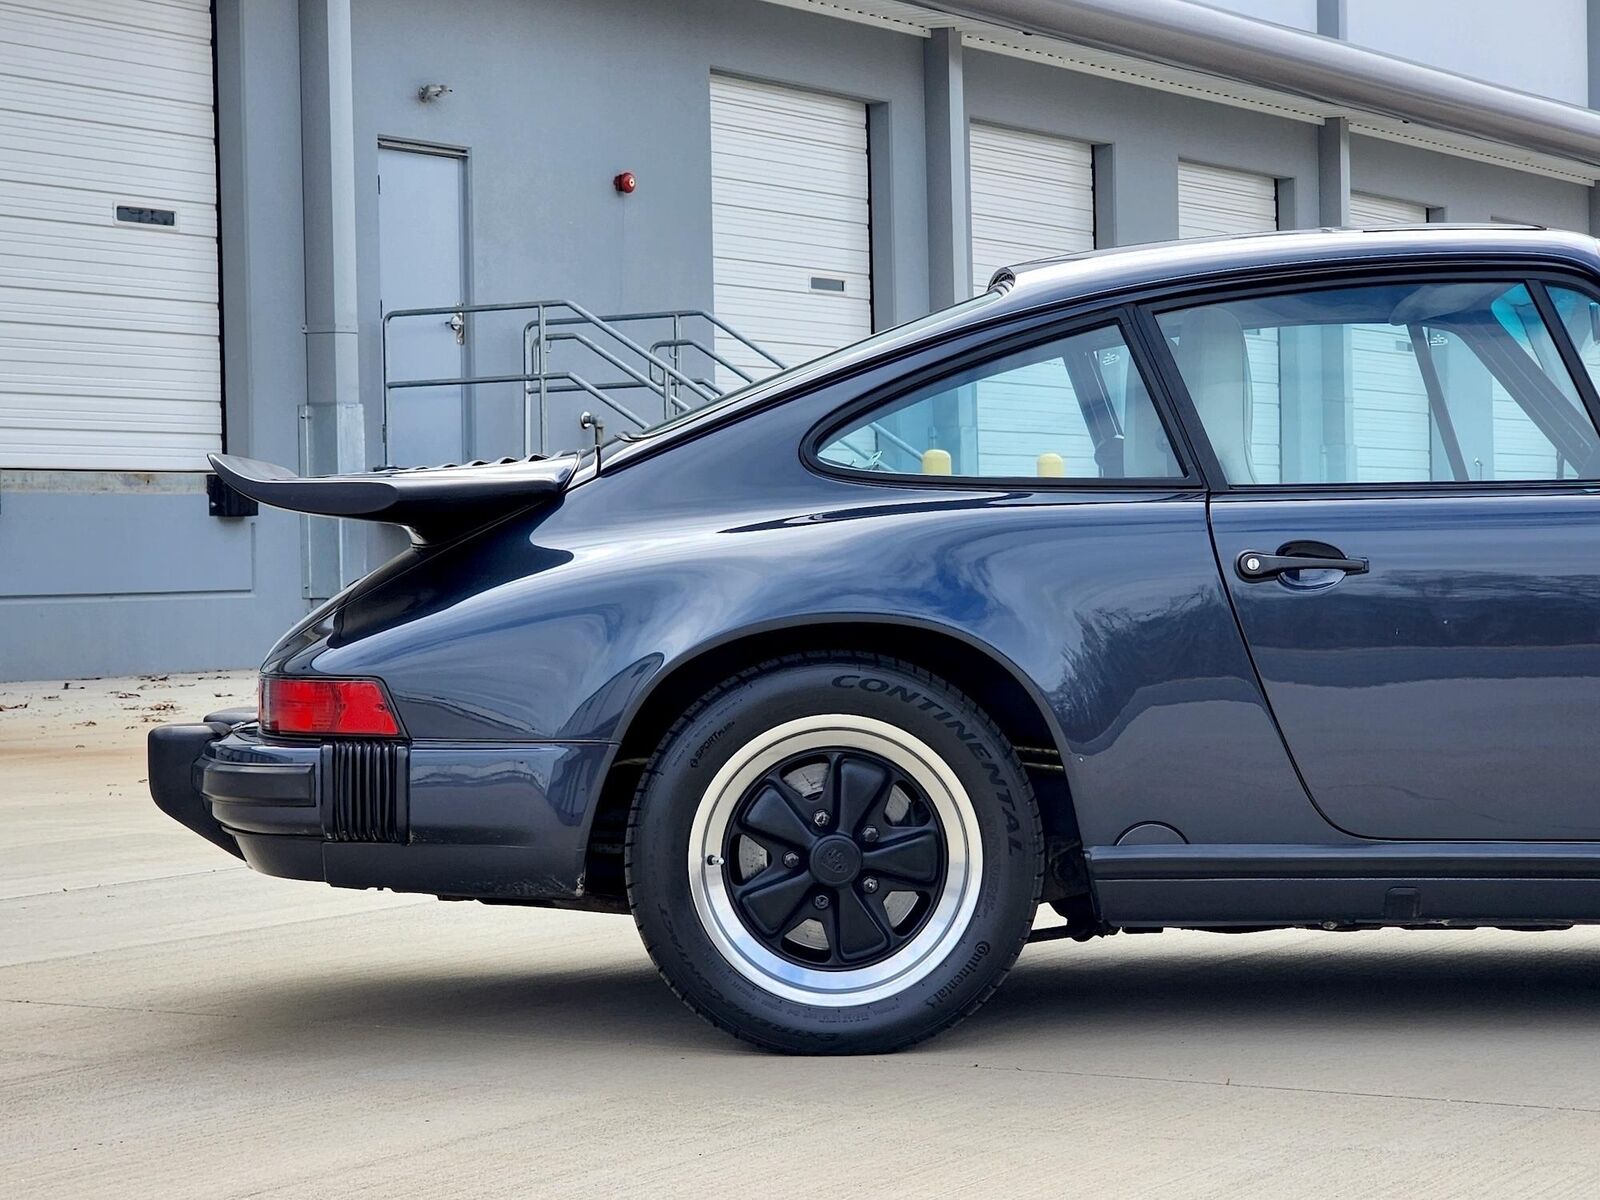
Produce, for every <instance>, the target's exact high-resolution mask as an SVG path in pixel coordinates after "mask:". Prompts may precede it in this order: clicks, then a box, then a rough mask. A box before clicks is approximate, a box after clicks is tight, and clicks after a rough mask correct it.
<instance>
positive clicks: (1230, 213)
mask: <svg viewBox="0 0 1600 1200" xmlns="http://www.w3.org/2000/svg"><path fill="white" fill-rule="evenodd" d="M1277 227H1278V181H1277V180H1276V179H1274V178H1273V177H1272V176H1271V175H1258V174H1256V173H1254V172H1252V171H1235V170H1232V169H1230V168H1228V167H1212V166H1207V165H1206V164H1204V163H1192V162H1180V163H1179V164H1178V236H1179V237H1181V238H1191V237H1221V236H1229V235H1234V234H1244V233H1270V232H1271V231H1272V230H1274V229H1276V228H1277ZM1245 349H1246V352H1247V353H1248V354H1249V356H1250V408H1251V417H1250V458H1251V462H1252V464H1253V465H1254V467H1255V472H1256V478H1257V480H1258V481H1260V482H1262V483H1273V482H1276V481H1277V480H1278V479H1279V477H1280V474H1281V471H1282V465H1281V464H1282V461H1283V452H1282V449H1281V442H1280V439H1279V429H1280V422H1279V415H1278V336H1277V333H1276V332H1275V331H1272V332H1265V333H1249V332H1247V333H1246V334H1245Z"/></svg>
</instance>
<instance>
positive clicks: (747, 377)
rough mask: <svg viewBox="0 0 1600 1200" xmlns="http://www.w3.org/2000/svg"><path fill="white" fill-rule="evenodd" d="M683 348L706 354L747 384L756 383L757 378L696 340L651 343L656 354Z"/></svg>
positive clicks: (666, 339)
mask: <svg viewBox="0 0 1600 1200" xmlns="http://www.w3.org/2000/svg"><path fill="white" fill-rule="evenodd" d="M683 347H691V348H693V349H695V350H698V351H699V352H700V353H701V354H704V355H705V356H706V357H707V358H709V359H711V360H712V361H713V362H714V363H716V364H717V365H718V366H721V367H727V368H728V370H730V371H732V372H733V373H734V374H735V375H737V376H738V377H739V378H740V379H742V380H744V381H745V382H746V383H754V382H755V381H756V377H755V376H754V375H752V374H750V373H749V372H748V371H746V370H745V369H744V368H743V367H738V366H735V365H734V364H733V363H731V362H729V361H728V360H727V359H725V358H723V357H722V355H720V354H718V353H717V352H716V351H715V350H713V349H711V347H709V346H702V345H701V344H700V343H699V342H697V341H695V340H694V338H662V339H661V340H660V341H658V342H651V343H650V353H651V354H655V353H656V351H658V350H663V349H668V348H670V349H673V350H677V349H681V348H683Z"/></svg>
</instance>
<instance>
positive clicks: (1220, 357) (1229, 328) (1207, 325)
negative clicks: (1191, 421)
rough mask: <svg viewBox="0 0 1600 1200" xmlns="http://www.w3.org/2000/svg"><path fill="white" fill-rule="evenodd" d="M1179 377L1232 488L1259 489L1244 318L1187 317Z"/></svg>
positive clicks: (1176, 353)
mask: <svg viewBox="0 0 1600 1200" xmlns="http://www.w3.org/2000/svg"><path fill="white" fill-rule="evenodd" d="M1173 358H1174V359H1175V360H1176V361H1177V364H1178V373H1179V374H1180V375H1182V376H1183V383H1184V386H1185V387H1186V388H1188V390H1189V398H1190V399H1191V400H1193V401H1194V406H1195V409H1196V411H1198V413H1199V414H1200V423H1201V424H1202V425H1203V426H1205V431H1206V436H1207V437H1208V438H1209V439H1210V441H1211V446H1212V448H1213V449H1214V450H1215V451H1216V454H1217V458H1218V459H1219V460H1220V461H1221V463H1222V469H1223V471H1225V472H1226V473H1227V476H1228V481H1229V482H1230V483H1255V482H1257V480H1256V473H1255V464H1254V463H1253V462H1252V460H1251V455H1250V358H1249V355H1248V354H1247V353H1246V350H1245V342H1244V329H1243V327H1241V326H1240V324H1239V321H1238V318H1237V317H1235V316H1234V315H1233V314H1232V313H1230V312H1227V311H1226V310H1224V309H1220V308H1197V309H1193V310H1191V311H1190V312H1187V313H1185V314H1184V317H1183V333H1182V335H1181V336H1180V337H1179V338H1178V344H1177V345H1176V346H1175V347H1174V348H1173Z"/></svg>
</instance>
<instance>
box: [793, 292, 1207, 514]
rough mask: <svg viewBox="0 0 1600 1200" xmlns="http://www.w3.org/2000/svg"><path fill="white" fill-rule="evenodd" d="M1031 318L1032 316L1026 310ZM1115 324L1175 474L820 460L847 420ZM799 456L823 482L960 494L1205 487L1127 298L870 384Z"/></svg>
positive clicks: (999, 336)
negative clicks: (985, 470) (917, 469)
mask: <svg viewBox="0 0 1600 1200" xmlns="http://www.w3.org/2000/svg"><path fill="white" fill-rule="evenodd" d="M1033 315H1035V316H1036V315H1037V314H1033ZM1104 328H1115V329H1116V331H1117V333H1118V335H1119V336H1120V337H1121V339H1122V343H1123V345H1124V346H1125V347H1126V348H1127V350H1128V353H1129V355H1131V356H1132V359H1133V366H1134V369H1135V370H1136V371H1138V372H1139V374H1140V377H1141V379H1142V381H1143V383H1144V389H1145V392H1146V394H1147V395H1148V396H1149V397H1150V403H1151V405H1152V407H1154V409H1155V413H1156V419H1157V420H1158V421H1159V422H1160V423H1161V428H1162V431H1163V432H1164V433H1165V434H1166V436H1167V443H1168V445H1169V446H1171V448H1172V455H1173V458H1174V459H1176V460H1177V464H1178V468H1179V470H1180V471H1181V472H1182V474H1180V475H1160V476H1148V475H1137V476H1117V477H1114V478H1110V479H1103V478H1098V477H1093V476H1070V475H1069V476H1064V477H1052V476H1038V475H923V474H920V473H909V472H900V471H863V470H860V469H857V468H854V467H846V466H841V465H840V464H838V463H831V462H828V461H827V460H826V459H824V458H823V457H822V455H821V451H822V449H823V447H824V446H826V445H827V444H828V442H829V441H830V440H831V439H832V438H834V437H837V436H838V435H839V433H840V432H841V431H843V430H845V429H846V428H848V427H849V425H850V424H851V422H852V421H855V420H857V419H858V418H860V417H862V416H864V415H866V414H868V413H870V412H872V411H874V410H876V409H880V408H883V407H885V406H887V405H890V404H893V403H895V402H896V401H898V400H900V399H903V398H904V397H906V396H908V395H910V394H911V393H913V392H916V391H919V390H921V389H923V388H925V387H927V386H928V385H929V384H932V383H937V382H938V381H939V380H940V379H942V378H945V377H947V376H949V375H953V374H956V373H958V372H961V371H964V370H967V369H968V368H971V367H975V366H980V365H982V364H983V363H986V362H994V361H998V360H1000V359H1003V358H1006V357H1007V356H1009V355H1012V354H1017V353H1022V352H1025V351H1027V350H1031V349H1034V348H1035V347H1039V346H1045V345H1048V344H1049V343H1051V342H1058V341H1062V340H1064V339H1066V338H1069V337H1073V336H1076V335H1078V334H1082V333H1088V332H1091V331H1093V330H1096V329H1104ZM800 459H801V461H802V462H803V463H804V464H805V466H806V467H807V468H808V469H810V470H811V471H814V472H816V473H817V474H819V475H823V476H826V477H827V478H829V479H837V480H842V481H844V482H846V483H858V484H868V485H873V486H887V487H914V488H935V489H943V490H947V491H948V490H955V491H963V492H974V491H993V492H1018V491H1031V492H1044V491H1048V492H1084V491H1112V492H1145V491H1154V492H1192V491H1196V490H1200V489H1203V488H1204V487H1205V486H1206V480H1205V476H1204V475H1203V474H1202V472H1201V471H1200V470H1199V469H1198V467H1197V464H1196V460H1195V457H1194V451H1193V449H1192V448H1191V446H1190V442H1189V437H1188V431H1187V430H1186V429H1185V427H1184V425H1183V423H1182V421H1181V420H1180V419H1179V416H1178V414H1177V413H1176V412H1174V411H1173V409H1172V406H1171V404H1170V397H1169V395H1168V393H1167V389H1166V387H1165V386H1164V385H1163V381H1162V377H1161V375H1160V373H1159V371H1158V370H1157V368H1156V364H1155V363H1154V362H1153V361H1152V360H1151V358H1150V355H1149V354H1148V352H1147V350H1146V348H1145V345H1144V342H1143V339H1142V338H1141V337H1140V336H1139V329H1138V324H1137V316H1136V313H1135V312H1134V310H1133V306H1132V305H1129V304H1126V303H1117V304H1110V305H1106V306H1105V307H1100V308H1094V309H1091V310H1089V311H1087V312H1078V313H1076V314H1074V315H1072V316H1070V317H1066V318H1062V319H1057V320H1053V321H1049V322H1047V323H1039V322H1036V321H1035V322H1028V323H1026V325H1019V326H1017V327H1015V328H1013V329H1010V330H1006V329H1002V330H997V331H995V336H994V338H993V340H988V341H985V342H983V343H982V344H981V345H977V346H971V347H969V348H968V349H966V350H965V351H963V352H961V353H958V354H954V355H949V356H947V357H944V358H940V359H938V360H936V361H934V362H930V363H928V364H926V365H925V366H923V367H921V368H919V369H918V370H916V371H914V372H912V373H911V374H909V375H905V376H902V377H901V378H899V379H896V380H894V381H893V382H891V383H888V384H885V385H884V386H882V387H878V388H874V389H872V390H870V391H868V392H866V393H864V394H863V395H861V396H859V397H857V398H856V399H854V400H852V401H850V402H848V403H846V404H843V405H841V406H840V407H838V408H836V409H834V410H833V411H832V412H830V413H828V414H827V416H825V417H823V418H822V420H821V421H818V422H817V423H816V424H815V425H814V426H812V428H811V429H810V430H809V431H808V432H807V433H806V435H805V437H804V438H802V439H801V443H800Z"/></svg>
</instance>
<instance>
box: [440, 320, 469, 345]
mask: <svg viewBox="0 0 1600 1200" xmlns="http://www.w3.org/2000/svg"><path fill="white" fill-rule="evenodd" d="M444 325H445V328H446V329H448V330H449V331H450V332H451V333H453V334H455V335H456V345H458V346H465V345H466V344H467V322H466V320H465V319H464V318H463V317H462V315H461V314H460V313H452V314H451V315H450V319H449V320H448V321H446V322H445V323H444Z"/></svg>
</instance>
